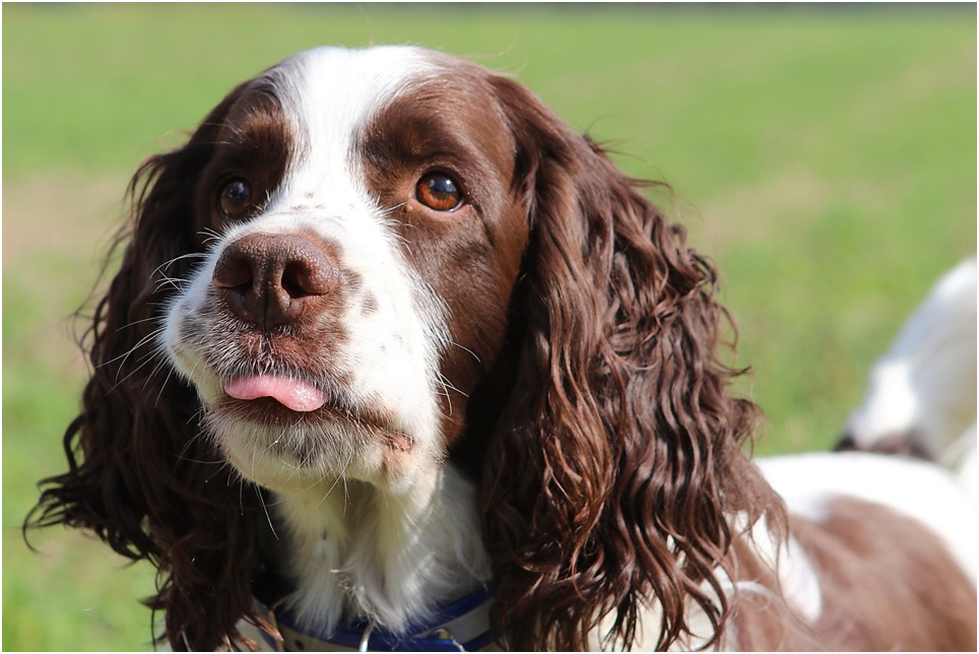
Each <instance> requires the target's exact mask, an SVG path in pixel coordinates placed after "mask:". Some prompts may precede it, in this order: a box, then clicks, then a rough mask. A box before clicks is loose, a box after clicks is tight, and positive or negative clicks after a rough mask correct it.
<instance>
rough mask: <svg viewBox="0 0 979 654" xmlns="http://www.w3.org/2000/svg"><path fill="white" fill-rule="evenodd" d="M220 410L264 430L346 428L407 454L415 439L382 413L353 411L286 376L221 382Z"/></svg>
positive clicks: (308, 383)
mask: <svg viewBox="0 0 979 654" xmlns="http://www.w3.org/2000/svg"><path fill="white" fill-rule="evenodd" d="M224 393H225V398H224V399H223V401H222V402H221V405H222V408H223V409H225V410H230V411H232V412H233V413H235V414H237V415H238V416H239V417H241V418H244V419H245V420H247V421H249V422H252V423H256V424H260V425H265V426H267V427H276V428H282V427H288V426H298V425H300V424H305V425H315V424H346V425H349V426H352V427H354V428H355V429H356V430H357V431H358V432H360V433H366V434H373V435H374V436H375V437H380V438H381V439H382V441H384V442H385V443H386V444H387V446H388V447H390V448H391V449H392V450H395V451H398V452H402V453H408V452H410V451H411V450H412V447H413V444H414V439H413V438H412V437H411V436H409V435H408V434H407V433H406V432H405V431H403V430H401V429H398V428H395V427H394V426H392V423H393V422H394V421H393V420H391V419H390V418H389V417H386V416H385V415H384V414H383V412H382V411H380V410H378V409H377V408H376V407H375V408H370V407H361V408H354V407H352V406H349V404H350V403H349V402H346V401H344V400H343V398H342V397H341V396H339V395H337V394H334V393H331V392H329V391H327V390H324V389H323V388H322V387H321V386H319V385H317V384H316V383H314V382H312V381H309V380H307V379H303V378H301V377H294V376H289V375H285V374H276V373H266V374H252V375H247V376H242V377H231V378H229V379H227V380H226V381H225V382H224Z"/></svg>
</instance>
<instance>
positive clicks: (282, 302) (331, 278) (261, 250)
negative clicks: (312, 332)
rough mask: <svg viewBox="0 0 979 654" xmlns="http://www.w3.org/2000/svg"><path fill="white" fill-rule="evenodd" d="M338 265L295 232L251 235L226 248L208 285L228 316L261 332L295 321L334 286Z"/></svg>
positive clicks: (323, 251)
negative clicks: (222, 300) (219, 293)
mask: <svg viewBox="0 0 979 654" xmlns="http://www.w3.org/2000/svg"><path fill="white" fill-rule="evenodd" d="M337 277H338V275H337V268H336V264H335V262H334V261H333V259H332V258H331V257H330V255H329V254H328V253H327V252H326V251H325V250H324V249H323V248H322V247H320V246H319V245H317V244H316V243H314V242H313V241H311V240H310V239H308V238H306V237H304V236H301V235H298V234H251V235H249V236H244V237H242V238H240V239H238V240H237V241H235V242H233V243H231V244H230V245H228V247H226V248H225V250H224V252H222V253H221V256H220V257H219V258H218V261H217V264H216V265H215V266H214V274H213V275H212V277H211V281H212V282H213V284H214V286H215V287H216V288H218V289H222V290H224V291H225V295H224V297H225V302H226V303H227V306H228V308H229V309H230V310H231V312H232V313H233V314H234V315H235V316H237V317H238V318H240V319H241V320H243V321H245V322H246V323H248V324H251V325H255V326H256V327H258V328H260V329H263V330H270V329H272V328H274V327H278V326H281V325H287V324H290V323H294V322H296V321H298V320H299V319H300V317H302V315H303V314H304V312H305V311H306V310H307V308H308V307H309V305H310V304H311V303H313V302H315V300H316V299H317V298H319V297H322V296H324V295H327V294H328V293H330V292H331V291H332V290H333V289H334V288H335V286H336V281H337Z"/></svg>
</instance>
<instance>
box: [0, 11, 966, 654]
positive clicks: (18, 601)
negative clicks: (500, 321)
mask: <svg viewBox="0 0 979 654" xmlns="http://www.w3.org/2000/svg"><path fill="white" fill-rule="evenodd" d="M4 15H5V16H6V20H5V21H4V24H3V36H4V39H3V55H4V64H3V73H4V76H3V77H4V79H3V90H4V94H3V96H4V97H3V99H4V100H5V101H6V102H5V105H6V106H5V108H6V112H5V114H4V116H3V127H4V135H5V136H6V139H5V140H4V141H3V154H4V155H5V157H4V165H3V183H4V191H5V193H4V194H3V209H4V214H5V217H6V221H5V223H4V228H5V229H4V234H3V236H4V237H6V238H5V239H4V241H3V355H4V358H3V378H4V379H3V380H4V381H5V382H6V383H5V384H4V385H3V409H4V411H3V427H4V428H5V429H4V433H5V435H6V438H5V439H4V446H5V447H4V448H3V454H4V455H5V456H4V457H3V647H4V648H5V649H7V650H24V649H27V650H133V649H136V650H140V649H147V648H149V640H150V628H149V620H150V616H149V611H148V610H147V609H144V608H142V607H141V606H140V605H139V604H138V603H137V601H136V599H137V598H141V597H145V596H147V595H149V593H150V591H151V589H152V585H153V574H152V570H151V569H150V568H149V567H148V566H145V565H138V566H133V567H127V566H126V565H125V562H124V561H123V560H121V559H120V558H118V557H116V556H115V555H113V554H112V553H111V552H110V551H109V550H108V548H107V547H105V546H103V545H101V544H100V543H98V542H95V541H94V540H92V539H91V538H87V537H85V536H83V535H80V534H76V533H71V532H68V531H66V530H61V529H52V530H48V533H41V534H34V535H33V536H32V542H34V544H35V545H36V546H37V548H38V549H39V550H40V553H39V554H34V553H31V552H29V551H28V550H27V548H26V547H25V546H24V544H23V542H22V540H21V535H20V524H21V521H22V520H23V518H24V516H25V514H26V513H27V511H28V510H29V509H30V507H31V506H32V504H33V502H34V501H35V499H36V489H35V484H36V482H37V480H38V479H40V478H41V477H44V476H48V475H51V474H55V473H58V472H61V471H63V469H64V468H65V462H64V455H63V453H62V451H61V442H60V441H61V435H62V432H63V430H64V428H65V426H66V425H67V423H68V422H69V420H70V419H71V418H72V417H73V414H74V412H75V411H76V409H77V397H78V392H79V389H80V386H81V384H82V382H83V379H84V376H85V365H84V363H83V361H82V359H81V357H80V356H79V354H78V353H77V351H76V349H75V348H74V346H73V345H72V339H71V333H72V327H71V323H70V321H69V320H68V319H67V316H68V315H69V314H70V313H71V312H72V311H73V310H74V309H75V308H77V307H78V306H79V304H80V303H82V302H83V301H84V300H85V298H86V297H87V296H88V294H89V291H90V290H91V288H92V286H93V284H94V283H95V282H96V279H97V276H98V266H99V262H100V260H101V256H102V255H103V254H104V252H105V249H106V247H107V244H108V242H109V239H110V237H111V234H112V233H113V230H114V229H115V227H116V225H117V224H118V221H119V219H120V217H121V215H122V213H123V208H124V207H123V204H122V197H123V191H124V189H125V185H126V182H127V180H128V176H129V175H130V174H131V172H132V171H133V170H134V169H135V168H136V166H137V165H138V164H139V162H140V161H141V160H142V159H143V158H145V157H146V156H148V155H150V154H152V153H154V152H157V151H159V150H162V149H165V148H169V147H172V146H174V145H176V144H178V143H180V142H181V140H182V139H183V138H185V135H186V131H185V130H190V129H193V128H194V127H195V126H196V124H197V122H198V121H199V120H200V119H201V118H202V117H203V116H204V114H205V113H206V111H207V110H208V109H210V108H211V107H212V106H213V105H214V104H216V103H217V102H218V100H220V99H221V98H222V97H223V95H224V93H225V92H226V91H227V90H229V89H230V88H231V87H232V86H233V85H235V84H236V83H238V82H239V81H241V80H243V79H245V78H247V77H250V76H252V75H254V74H255V73H256V72H258V71H259V70H261V69H263V68H265V67H267V66H268V65H270V64H272V63H274V62H276V61H278V60H279V59H281V58H283V57H285V56H286V55H288V54H290V53H292V52H294V51H296V50H300V49H303V48H307V47H312V46H315V45H321V44H339V45H349V46H363V45H369V44H373V43H413V44H419V45H425V46H428V47H433V48H438V49H443V50H446V51H449V52H453V53H457V54H462V55H471V56H476V57H478V59H479V60H480V61H482V62H483V63H485V64H486V65H489V66H491V67H494V68H497V69H502V70H506V71H510V72H512V73H514V74H516V75H517V76H518V77H519V79H520V80H521V81H523V82H524V83H525V84H527V85H528V86H529V87H530V88H532V89H534V90H535V91H536V92H537V93H538V94H539V95H540V96H541V97H542V98H543V99H544V100H545V101H546V102H548V103H549V104H550V105H551V106H552V107H554V108H555V109H556V110H557V112H558V113H559V114H560V115H561V116H563V117H564V118H565V119H566V120H567V121H568V122H569V123H570V124H572V125H574V126H575V127H576V128H578V129H579V130H581V131H589V132H590V133H591V134H592V135H593V136H595V137H596V138H597V139H599V140H600V141H606V142H608V143H610V144H611V145H612V146H613V147H614V149H615V150H617V151H619V152H621V153H624V154H623V156H620V157H619V159H618V160H619V162H620V164H621V166H622V167H623V168H624V169H626V170H627V171H628V172H629V173H630V174H632V175H635V176H638V177H644V178H656V179H660V180H665V181H667V182H669V183H670V184H672V185H673V187H674V189H675V192H676V200H675V202H674V203H673V205H674V206H673V207H672V210H673V213H674V214H676V215H677V216H678V218H679V219H681V220H682V221H683V222H685V223H686V224H687V225H688V226H689V228H690V230H691V235H692V240H693V243H694V244H695V245H696V246H697V247H698V249H700V250H701V251H704V252H706V253H708V254H710V255H711V256H712V257H714V259H715V260H716V262H717V263H718V265H719V267H720V269H721V272H722V275H723V282H724V291H723V298H724V301H725V303H726V304H727V305H728V307H729V308H730V309H731V310H732V312H733V314H734V316H735V318H736V320H737V322H738V324H739V327H740V332H741V342H740V349H739V355H738V361H739V362H740V363H742V364H750V365H752V366H753V367H754V375H753V381H752V383H751V388H750V389H746V390H747V392H750V393H751V394H752V395H753V397H754V398H755V399H756V400H757V401H759V402H760V403H761V405H762V406H763V407H764V409H765V410H766V412H767V414H768V417H769V425H768V426H767V428H766V429H765V432H764V434H763V435H762V440H761V443H760V445H759V451H760V452H781V451H796V450H802V449H816V448H825V447H828V446H829V445H830V444H831V443H832V441H833V440H834V438H835V436H836V433H837V431H838V429H839V426H840V424H841V423H842V422H843V420H844V419H845V417H846V415H847V413H848V411H849V410H850V409H851V408H852V407H853V406H854V405H855V404H856V403H858V402H859V400H860V395H861V390H862V387H863V384H864V382H865V380H866V374H867V370H868V368H869V366H870V364H871V363H872V361H873V360H874V359H875V358H876V357H877V356H878V355H879V354H880V353H881V352H882V351H883V350H884V348H885V347H886V346H887V344H888V342H889V340H890V339H891V338H892V337H893V335H894V334H895V332H896V330H897V328H898V326H899V325H900V323H901V321H902V320H903V318H904V317H905V316H906V315H907V314H908V313H909V312H910V311H911V310H912V308H913V307H914V306H915V305H916V304H917V302H918V301H919V300H920V299H921V298H922V297H923V295H924V294H925V292H926V291H927V289H928V287H929V286H930V285H931V284H932V282H933V281H934V280H935V279H937V277H938V276H939V275H940V274H941V273H942V272H943V271H944V270H946V269H947V268H949V267H951V266H952V265H953V264H954V263H955V262H957V261H958V260H959V259H961V258H962V257H964V256H966V255H970V254H974V253H975V251H976V242H975V238H976V223H975V220H974V219H975V216H976V150H975V148H974V144H975V143H976V7H975V5H971V4H970V5H958V6H934V5H929V6H919V5H912V6H905V5H902V6H893V5H885V6H873V7H868V6H860V7H856V6H827V7H822V6H820V7H814V6H790V7H784V6H773V7H744V6H723V7H710V8H707V7H696V6H684V7H679V6H677V7H663V6H629V7H621V6H611V5H606V6H566V5H556V6H534V5H522V6H512V5H509V6H482V5H473V6H464V7H463V6H452V5H444V6H443V5H439V6H421V5H418V6H406V5H400V6H386V5H361V6H351V5H328V6H327V5H302V6H296V5H275V6H271V5H247V6H243V5H206V6H187V5H167V6H148V5H141V6H127V5H113V6H107V5H82V6H78V5H70V6H69V5H50V6H30V5H28V6H22V5H7V6H6V7H5V11H4Z"/></svg>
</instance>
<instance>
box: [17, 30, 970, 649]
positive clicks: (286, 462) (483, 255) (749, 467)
mask: <svg viewBox="0 0 979 654" xmlns="http://www.w3.org/2000/svg"><path fill="white" fill-rule="evenodd" d="M641 186H642V185H641V184H639V183H637V182H635V181H633V180H631V179H629V178H627V177H626V176H625V175H623V174H622V173H621V172H620V171H618V170H617V169H616V168H615V166H614V165H613V164H612V163H611V162H610V160H609V159H608V158H607V157H606V156H605V154H604V153H603V152H602V150H601V148H599V147H598V146H596V145H595V143H593V142H592V141H590V140H589V139H588V138H587V137H582V136H580V135H578V134H576V133H574V132H573V131H572V130H570V129H569V128H568V127H566V126H565V125H564V124H563V123H562V122H561V121H560V120H559V119H558V118H557V117H556V116H555V115H554V113H552V112H551V110H549V109H548V108H547V107H545V106H544V105H543V104H542V103H541V102H540V101H539V100H538V99H537V98H536V97H535V96H534V95H532V94H531V93H529V92H528V91H527V90H526V89H524V88H523V87H521V86H520V85H519V84H517V83H516V82H514V81H513V80H512V79H510V78H508V77H505V76H501V75H499V74H495V73H492V72H490V71H487V70H486V69H484V68H482V67H480V66H477V65H475V64H472V63H469V62H466V61H462V60H459V59H457V58H454V57H451V56H448V55H444V54H439V53H435V52H429V51H425V50H421V49H414V48H395V47H381V48H372V49H367V50H361V51H350V50H343V49H334V48H323V49H316V50H311V51H308V52H302V53H299V54H297V55H295V56H293V57H290V58H289V59H287V60H285V61H284V62H282V63H280V64H278V65H276V66H274V67H272V68H270V69H269V70H267V71H265V72H264V73H262V74H261V75H259V76H258V77H256V78H255V79H253V80H250V81H247V82H245V83H243V84H242V85H240V86H239V87H237V88H236V89H234V90H233V91H232V92H231V93H230V94H229V95H228V96H227V97H226V98H225V99H224V100H223V101H222V102H221V103H220V104H218V106H217V107H216V108H215V109H214V110H213V111H212V112H211V113H210V114H209V115H208V116H207V117H206V118H205V119H204V121H203V122H202V123H201V125H200V127H199V128H198V129H197V131H196V132H195V133H194V134H193V135H192V136H191V138H190V140H189V142H188V143H187V144H186V145H185V146H183V147H181V148H179V149H177V150H175V151H172V152H169V153H166V154H162V155H159V156H155V157H153V158H151V159H150V160H148V161H147V162H146V163H145V164H144V165H143V166H142V167H141V168H140V170H139V172H138V173H137V174H136V176H135V178H134V180H133V182H132V185H131V191H132V194H133V204H134V211H133V221H132V224H131V225H130V226H129V231H128V233H127V234H126V235H125V236H124V238H123V239H121V243H122V244H123V245H124V247H125V250H124V254H123V256H122V260H121V267H120V268H119V270H118V272H117V273H116V274H115V276H114V278H113V279H112V282H111V286H110V288H109V290H108V292H107V293H106V295H105V296H104V298H103V299H102V300H101V301H100V302H99V304H98V306H97V308H96V310H95V313H94V320H93V321H92V323H91V328H90V330H89V338H88V343H87V344H88V347H89V351H90V357H91V362H92V366H93V371H92V377H91V380H90V381H89V382H88V385H87V387H86V389H85V391H84V397H83V408H82V412H81V414H80V415H79V416H78V418H77V419H76V420H75V421H74V422H73V423H72V424H71V426H70V427H69V428H68V431H67V434H66V436H65V446H66V451H67V452H68V456H69V464H70V470H69V471H68V472H67V473H65V474H63V475H60V476H58V477H54V478H52V479H48V480H46V484H45V487H44V491H43V495H42V497H41V501H40V504H39V505H38V507H37V509H36V512H35V513H34V514H33V517H32V521H33V524H41V525H50V524H53V523H65V524H68V525H71V526H75V527H81V528H86V529H89V530H93V531H94V532H95V533H96V534H98V535H99V536H100V537H101V538H103V539H104V540H105V541H106V542H108V544H109V545H111V546H112V547H113V549H115V550H116V551H118V552H120V553H122V554H124V555H126V556H129V557H131V558H133V559H148V560H150V561H152V562H153V564H154V565H156V567H157V568H158V570H159V576H158V592H157V594H156V596H155V597H154V598H153V599H152V600H151V601H150V605H151V606H152V607H153V608H154V609H156V610H160V611H163V612H164V613H165V636H166V638H167V639H168V640H169V643H170V645H171V646H172V647H174V648H178V649H182V648H193V649H215V648H229V649H230V648H237V647H246V646H256V645H262V644H265V643H263V642H262V639H266V638H267V639H268V644H271V645H273V646H278V647H285V648H293V649H307V650H308V649H314V648H319V647H324V648H328V647H350V648H356V647H358V646H362V647H369V648H371V649H377V648H388V649H399V648H407V649H411V648H421V649H438V648H450V649H452V648H459V647H467V648H470V649H475V648H479V647H484V646H489V647H507V648H513V649H522V650H531V649H549V648H554V649H559V650H569V649H586V648H601V647H605V648H611V647H616V648H634V649H653V648H656V649H666V648H674V649H686V648H703V647H717V648H722V649H790V648H801V649H805V650H813V649H825V648H829V649H844V650H851V649H892V648H904V649H928V650H930V649H965V650H974V649H975V647H976V586H975V572H976V569H975V563H976V561H975V559H976V553H977V539H976V536H977V528H976V527H977V519H976V517H977V516H976V508H975V502H974V501H973V500H972V498H970V497H969V496H968V495H967V494H966V493H963V492H962V490H961V488H960V487H959V485H958V483H957V482H956V480H955V479H954V478H953V477H952V476H951V475H949V474H948V473H946V471H944V470H942V469H941V468H939V467H938V466H934V465H931V464H927V463H923V462H915V461H910V460H903V459H901V458H900V457H887V456H879V455H872V454H866V453H837V454H825V455H808V456H798V457H787V458H779V459H770V460H766V461H762V462H761V464H760V466H759V465H756V463H754V462H752V461H751V460H749V458H748V457H746V456H745V455H744V454H743V452H742V451H743V448H745V447H746V446H747V443H748V441H749V440H750V436H751V433H752V431H753V429H754V428H755V426H756V424H757V423H758V421H759V419H760V412H759V410H758V409H757V407H756V406H755V405H754V404H753V403H752V402H751V401H749V400H747V399H741V398H737V397H734V396H733V395H732V394H731V390H730V382H731V380H732V379H733V378H735V377H737V376H738V375H739V374H741V373H742V372H743V371H741V370H736V369H732V368H731V367H729V366H727V365H725V364H724V363H723V362H722V360H721V359H720V358H719V355H718V350H719V348H720V347H721V346H722V345H724V344H725V339H724V334H725V333H727V331H726V330H727V328H728V319H727V314H726V312H725V310H724V309H723V308H722V307H721V306H720V305H719V304H718V302H717V298H716V291H715V283H716V273H715V269H714V268H713V266H712V264H711V263H710V262H709V261H708V260H707V259H705V258H704V257H703V256H701V255H700V254H698V253H696V252H695V251H693V250H692V249H691V248H690V247H689V246H688V245H687V242H686V235H685V232H684V229H683V228H682V227H680V226H678V225H674V224H670V223H669V222H668V221H667V219H666V218H665V217H664V214H663V213H662V212H661V211H660V210H659V209H657V208H656V207H655V206H653V205H652V204H650V202H649V201H647V200H646V199H645V198H644V197H643V195H642V194H641V193H640V191H639V190H638V189H639V187H641ZM256 628H257V629H256ZM246 632H251V633H260V634H261V635H260V636H258V638H257V642H256V638H252V639H249V638H246V636H245V633H246Z"/></svg>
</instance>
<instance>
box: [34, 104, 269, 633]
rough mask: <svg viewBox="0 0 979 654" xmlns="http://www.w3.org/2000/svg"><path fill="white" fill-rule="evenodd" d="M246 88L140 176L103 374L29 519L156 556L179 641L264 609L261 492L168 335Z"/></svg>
mask: <svg viewBox="0 0 979 654" xmlns="http://www.w3.org/2000/svg"><path fill="white" fill-rule="evenodd" d="M242 88H243V87H240V88H239V89H236V90H235V91H234V92H232V93H231V94H230V95H229V96H228V97H227V98H225V100H224V101H223V102H222V103H221V104H220V105H218V107H216V108H215V109H214V111H213V112H212V113H211V114H210V115H209V116H208V117H207V119H206V120H205V121H204V122H203V124H202V125H201V126H200V128H199V129H198V130H197V131H196V132H195V133H194V134H193V136H192V137H191V138H190V140H189V142H188V143H187V144H186V145H185V146H183V147H181V148H179V149H177V150H175V151H173V152H170V153H167V154H162V155H159V156H155V157H152V158H151V159H149V160H148V161H147V162H146V163H144V164H143V165H142V166H141V168H140V169H139V171H138V172H137V173H136V175H135V176H134V177H133V180H132V182H131V186H130V192H131V196H132V202H133V219H132V222H131V225H129V227H128V231H127V232H126V233H124V234H123V235H122V236H120V238H119V239H118V241H117V244H116V248H115V250H118V249H122V257H121V263H120V264H119V268H118V272H116V273H115V275H114V276H113V278H112V280H111V283H110V285H109V288H108V291H107V292H106V293H105V295H104V296H103V297H102V298H101V299H100V300H99V301H98V303H97V305H96V307H95V311H94V315H93V316H91V318H89V319H88V322H89V326H88V329H87V331H86V333H85V336H84V337H83V349H85V350H86V351H87V353H88V357H89V360H90V362H91V366H92V375H91V378H90V379H89V381H88V383H87V385H86V386H85V389H84V392H83V396H82V410H81V413H80V415H79V416H78V417H77V418H76V419H75V420H74V421H73V422H72V423H71V425H70V426H69V427H68V430H67V432H66V434H65V436H64V448H65V452H66V454H67V457H68V464H69V470H68V472H66V473H64V474H62V475H58V476H55V477H51V478H49V479H46V480H44V481H42V482H41V486H42V493H41V497H40V501H39V503H38V505H37V506H36V507H35V508H34V510H33V511H32V513H31V515H30V516H28V519H27V522H26V523H25V524H26V525H27V526H48V525H52V524H56V523H63V524H65V525H69V526H72V527H79V528H84V529H89V530H92V531H94V532H95V533H96V534H97V535H98V536H99V537H101V538H102V539H103V540H104V541H106V542H107V543H108V544H109V545H110V546H111V547H112V548H113V549H114V550H115V551H116V552H118V553H120V554H122V555H124V556H126V557H129V558H131V559H134V560H137V559H148V560H150V561H151V562H152V563H153V564H154V565H155V566H156V567H157V568H158V576H157V590H158V593H157V595H156V596H155V597H153V598H151V599H150V600H148V602H147V603H148V604H149V605H150V606H151V607H152V608H153V609H154V610H158V609H163V610H165V611H166V634H167V636H168V637H169V639H170V643H171V646H173V647H174V648H178V649H179V648H193V649H214V648H216V647H218V646H219V645H221V644H222V641H221V636H220V634H229V636H228V637H226V639H227V638H229V637H232V636H233V635H234V634H235V630H234V624H235V622H237V620H238V619H239V618H240V617H241V616H242V615H247V614H248V613H249V612H250V611H251V610H252V605H251V597H250V592H249V589H248V587H247V586H248V580H249V579H250V577H251V576H252V573H253V571H254V570H255V568H256V566H257V565H258V557H257V553H256V552H255V550H254V547H255V545H254V544H255V542H256V536H255V532H256V527H255V520H254V517H253V514H254V511H253V510H254V509H256V508H257V505H258V503H259V498H258V496H257V493H256V492H251V491H246V492H242V491H241V489H240V488H239V487H238V482H237V481H235V483H231V482H230V481H229V472H228V471H227V470H226V469H225V468H224V467H223V464H222V463H220V461H219V460H218V458H217V457H216V456H215V455H214V453H213V452H212V451H211V448H210V444H209V443H208V442H207V440H206V439H205V438H203V437H202V436H201V433H200V428H199V425H198V420H199V409H200V404H199V400H198V398H197V395H196V391H194V390H193V389H192V388H191V387H190V386H188V385H186V384H184V383H183V382H182V381H181V380H179V379H178V378H177V377H176V376H175V375H173V374H172V373H171V372H170V371H169V369H168V367H167V363H166V362H165V358H164V355H163V353H162V352H161V351H160V349H159V346H158V344H157V341H156V337H157V335H158V333H159V331H160V330H161V329H162V328H163V327H162V324H163V315H164V311H165V308H166V306H167V304H168V302H169V298H170V297H171V296H172V295H173V293H174V292H175V291H176V290H177V288H179V285H180V284H181V280H183V279H185V278H186V277H187V275H188V274H189V273H190V271H191V269H192V266H193V265H194V261H195V260H194V259H193V258H192V257H189V256H188V255H189V254H192V253H194V252H200V251H201V247H202V246H201V245H200V236H199V234H198V231H199V230H200V228H201V220H200V213H201V211H200V207H199V204H200V203H199V199H198V198H197V196H196V194H197V182H198V180H199V178H200V175H201V172H202V170H203V168H204V167H205V165H206V164H207V162H208V161H209V160H210V158H211V156H212V154H213V151H214V146H215V143H216V142H217V138H218V133H219V129H220V126H221V125H222V123H223V121H224V117H225V115H226V114H227V112H228V110H229V108H230V107H231V106H232V105H233V103H234V102H235V99H236V98H237V97H238V95H239V94H240V93H241V91H242ZM195 216H196V217H197V219H195ZM111 260H112V258H111V257H110V262H111ZM107 265H109V264H107ZM232 480H235V478H233V477H232ZM229 543H233V546H231V545H229ZM215 634H217V636H215Z"/></svg>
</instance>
